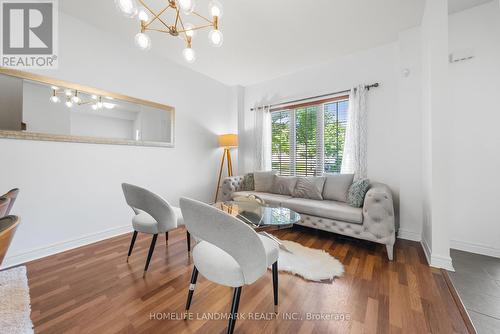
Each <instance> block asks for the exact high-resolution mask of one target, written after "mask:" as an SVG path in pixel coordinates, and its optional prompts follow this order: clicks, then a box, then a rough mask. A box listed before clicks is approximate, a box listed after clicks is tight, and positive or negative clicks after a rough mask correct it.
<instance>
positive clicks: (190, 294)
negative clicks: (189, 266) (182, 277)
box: [184, 267, 198, 319]
mask: <svg viewBox="0 0 500 334" xmlns="http://www.w3.org/2000/svg"><path fill="white" fill-rule="evenodd" d="M197 279H198V269H196V267H193V273H192V274H191V284H189V292H188V299H187V301H186V312H185V313H184V319H185V318H186V317H187V313H188V311H189V308H190V307H191V300H193V293H194V288H195V287H196V280H197Z"/></svg>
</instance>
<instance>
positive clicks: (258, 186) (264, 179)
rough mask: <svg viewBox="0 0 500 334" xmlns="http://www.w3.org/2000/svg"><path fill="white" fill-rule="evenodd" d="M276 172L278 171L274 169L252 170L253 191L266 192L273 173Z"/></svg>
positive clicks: (269, 188) (269, 186)
mask: <svg viewBox="0 0 500 334" xmlns="http://www.w3.org/2000/svg"><path fill="white" fill-rule="evenodd" d="M277 173H278V172H277V171H275V170H272V171H267V172H254V173H253V178H254V186H255V191H260V192H266V193H268V192H269V190H271V187H272V185H273V179H274V175H276V174H277Z"/></svg>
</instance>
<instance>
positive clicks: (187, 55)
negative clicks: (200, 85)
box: [182, 47, 196, 64]
mask: <svg viewBox="0 0 500 334" xmlns="http://www.w3.org/2000/svg"><path fill="white" fill-rule="evenodd" d="M182 55H183V56H184V59H185V60H186V61H187V62H188V63H190V64H191V63H193V62H194V61H195V60H196V54H195V52H194V50H193V49H192V48H191V47H187V48H185V49H184V50H183V51H182Z"/></svg>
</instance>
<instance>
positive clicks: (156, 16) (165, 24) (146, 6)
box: [139, 0, 171, 31]
mask: <svg viewBox="0 0 500 334" xmlns="http://www.w3.org/2000/svg"><path fill="white" fill-rule="evenodd" d="M139 2H140V3H141V5H143V6H144V8H146V9H147V10H149V11H150V12H151V14H153V15H154V16H155V18H156V19H158V20H159V21H160V22H161V23H163V25H164V26H165V27H167V29H168V30H169V31H171V29H170V27H169V26H168V24H167V23H166V22H165V21H163V20H162V18H161V17H160V16H159V15H160V14H158V15H156V14H155V12H154V11H153V10H152V9H151V8H149V6H148V5H146V4H145V3H144V1H143V0H139ZM168 8H170V5H169V6H168V7H167V8H165V10H167V9H168Z"/></svg>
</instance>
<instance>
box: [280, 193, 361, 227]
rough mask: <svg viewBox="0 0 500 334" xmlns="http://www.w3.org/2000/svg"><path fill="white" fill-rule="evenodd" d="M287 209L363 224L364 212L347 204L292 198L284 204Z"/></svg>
mask: <svg viewBox="0 0 500 334" xmlns="http://www.w3.org/2000/svg"><path fill="white" fill-rule="evenodd" d="M282 206H284V207H285V208H289V209H292V210H293V211H296V212H298V213H303V214H306V215H311V216H316V217H323V218H329V219H334V220H340V221H345V222H349V223H355V224H362V223H363V211H362V209H360V208H353V207H352V206H350V205H349V204H347V203H342V202H337V201H328V200H324V201H317V200H312V199H306V198H291V199H288V200H285V201H284V202H283V203H282Z"/></svg>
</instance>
